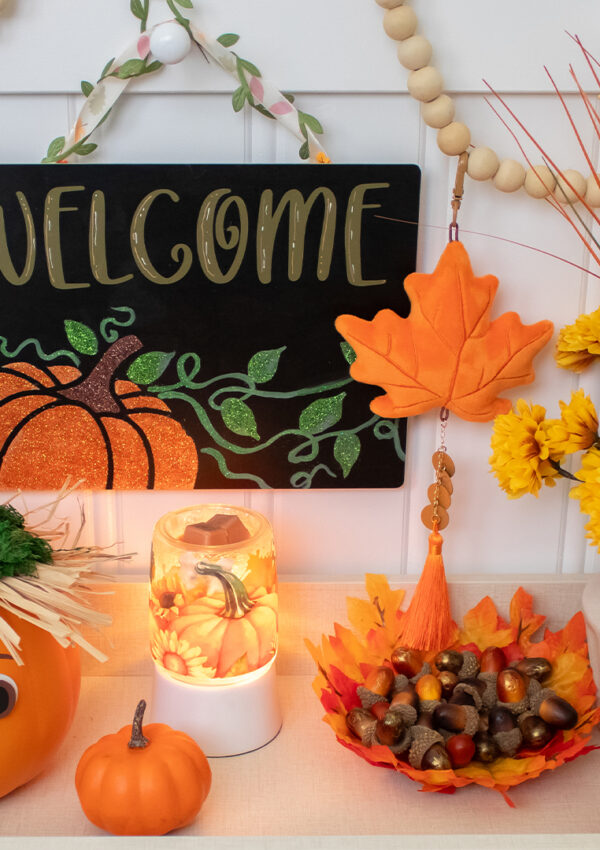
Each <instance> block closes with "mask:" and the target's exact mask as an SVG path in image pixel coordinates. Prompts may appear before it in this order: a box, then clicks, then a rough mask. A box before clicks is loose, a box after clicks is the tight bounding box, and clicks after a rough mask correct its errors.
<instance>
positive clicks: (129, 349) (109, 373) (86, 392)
mask: <svg viewBox="0 0 600 850" xmlns="http://www.w3.org/2000/svg"><path fill="white" fill-rule="evenodd" d="M141 347H142V343H141V342H140V340H139V339H138V338H137V336H134V335H133V334H129V335H128V336H124V337H121V339H118V340H117V341H116V342H113V344H112V345H111V346H110V348H108V349H107V350H106V351H105V352H104V354H103V355H102V357H101V358H100V360H99V361H98V363H96V365H95V366H94V368H93V369H92V371H91V372H90V374H89V375H88V376H87V378H85V379H84V380H83V381H81V383H79V384H76V385H75V386H74V387H69V388H68V389H66V390H61V391H60V395H62V396H64V397H65V398H69V399H72V400H73V401H79V402H81V403H82V404H85V405H86V407H89V408H90V409H91V410H93V411H94V412H95V413H119V411H120V407H119V405H118V403H117V401H116V399H115V397H114V395H113V393H112V390H111V381H112V377H113V375H114V374H115V372H116V371H117V369H118V368H119V366H120V365H121V363H123V361H124V360H127V358H128V357H130V356H131V355H132V354H135V352H136V351H139V350H140V348H141Z"/></svg>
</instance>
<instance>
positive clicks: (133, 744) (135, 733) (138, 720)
mask: <svg viewBox="0 0 600 850" xmlns="http://www.w3.org/2000/svg"><path fill="white" fill-rule="evenodd" d="M145 711H146V700H145V699H141V700H140V701H139V702H138V704H137V707H136V709H135V714H134V715H133V724H132V726H131V738H130V740H129V743H128V744H127V746H128V747H130V748H131V749H132V750H135V749H140V748H143V747H147V746H148V744H149V743H150V741H149V740H148V738H146V737H145V736H144V734H143V732H142V720H143V719H144V712H145Z"/></svg>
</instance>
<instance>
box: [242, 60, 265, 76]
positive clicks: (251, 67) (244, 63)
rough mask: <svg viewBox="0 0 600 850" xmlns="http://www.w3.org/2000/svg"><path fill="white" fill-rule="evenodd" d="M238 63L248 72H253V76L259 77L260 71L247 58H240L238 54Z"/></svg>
mask: <svg viewBox="0 0 600 850" xmlns="http://www.w3.org/2000/svg"><path fill="white" fill-rule="evenodd" d="M238 61H239V64H240V65H241V66H242V68H245V70H246V71H248V73H249V74H253V75H254V76H255V77H260V76H261V73H260V71H259V70H258V68H257V67H256V65H255V64H254V63H253V62H249V61H248V60H247V59H242V58H241V56H238Z"/></svg>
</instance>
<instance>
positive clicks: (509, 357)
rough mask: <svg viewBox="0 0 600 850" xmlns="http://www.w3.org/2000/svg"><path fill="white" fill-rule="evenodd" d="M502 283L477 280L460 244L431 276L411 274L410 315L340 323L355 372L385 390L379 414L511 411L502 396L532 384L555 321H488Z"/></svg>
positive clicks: (511, 316)
mask: <svg viewBox="0 0 600 850" xmlns="http://www.w3.org/2000/svg"><path fill="white" fill-rule="evenodd" d="M497 287H498V279H497V278H496V277H494V276H493V275H486V276H485V277H479V278H478V277H475V276H474V274H473V270H472V268H471V263H470V260H469V255H468V254H467V252H466V250H465V248H464V246H463V245H462V243H461V242H458V241H455V242H449V243H448V245H447V246H446V249H445V250H444V253H443V254H442V256H441V258H440V260H439V262H438V265H437V267H436V269H435V271H434V272H433V274H419V273H415V274H411V275H408V277H407V278H406V280H405V281H404V288H405V290H406V293H407V294H408V296H409V298H410V301H411V312H410V316H409V317H408V318H407V319H403V318H401V317H400V316H398V315H397V314H396V313H394V312H393V311H392V310H381V311H380V312H379V313H377V315H376V316H375V318H374V319H373V320H372V321H366V320H364V319H359V318H358V317H356V316H350V315H343V316H339V317H338V318H337V320H336V323H335V326H336V328H337V330H338V331H339V333H340V334H341V335H342V336H343V337H344V338H345V339H346V340H347V342H348V343H350V345H351V346H352V348H353V349H354V351H355V352H356V360H355V361H354V363H353V364H352V366H351V368H350V374H351V375H352V377H353V378H354V379H355V380H357V381H362V382H363V383H366V384H376V385H378V386H380V387H382V389H384V390H385V395H382V396H378V397H377V398H375V399H373V401H372V402H371V410H372V411H373V413H377V414H378V415H379V416H383V417H388V418H396V417H404V416H415V415H416V414H419V413H424V412H425V411H426V410H429V409H431V408H432V407H447V408H448V409H449V410H452V411H453V412H454V413H456V414H457V415H458V416H460V417H461V418H462V419H468V420H470V421H475V422H486V421H488V420H490V419H493V418H494V416H496V415H497V414H499V413H507V412H508V411H509V410H510V408H511V402H510V401H509V400H508V399H502V398H498V395H499V393H500V392H503V391H505V390H507V389H509V388H510V387H514V386H517V385H520V384H528V383H531V381H533V379H534V371H533V366H532V360H533V358H534V357H535V355H536V354H537V353H538V352H539V351H540V350H541V349H542V348H543V346H544V345H545V344H546V343H547V342H548V340H549V339H550V336H551V335H552V330H553V326H552V323H551V322H549V321H546V320H544V321H541V322H537V323H536V324H534V325H523V324H522V322H521V320H520V318H519V316H518V315H517V314H516V313H504V314H503V315H502V316H500V317H499V318H498V319H495V320H494V321H490V312H491V310H492V305H493V301H494V297H495V294H496V289H497Z"/></svg>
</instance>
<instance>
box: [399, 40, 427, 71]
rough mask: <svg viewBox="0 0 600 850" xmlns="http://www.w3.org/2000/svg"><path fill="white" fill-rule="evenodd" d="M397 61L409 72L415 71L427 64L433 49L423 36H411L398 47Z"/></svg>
mask: <svg viewBox="0 0 600 850" xmlns="http://www.w3.org/2000/svg"><path fill="white" fill-rule="evenodd" d="M397 52H398V60H399V61H400V64H401V65H404V67H405V68H408V70H409V71H417V70H418V69H419V68H424V67H425V65H428V64H429V60H430V59H431V54H432V53H433V48H432V47H431V44H430V42H429V41H427V39H426V38H425V36H423V35H411V37H410V38H405V39H404V41H401V42H400V44H399V45H398V51H397Z"/></svg>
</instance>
